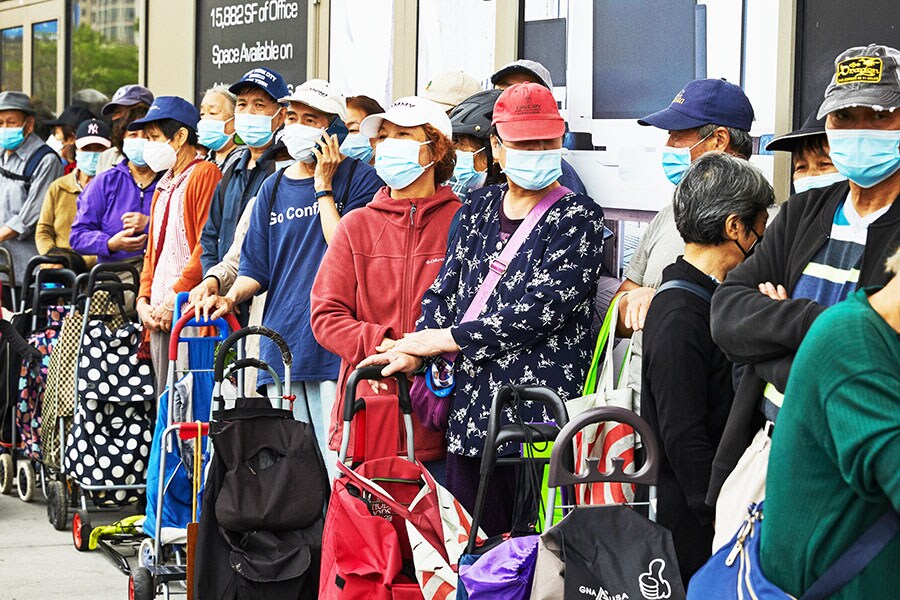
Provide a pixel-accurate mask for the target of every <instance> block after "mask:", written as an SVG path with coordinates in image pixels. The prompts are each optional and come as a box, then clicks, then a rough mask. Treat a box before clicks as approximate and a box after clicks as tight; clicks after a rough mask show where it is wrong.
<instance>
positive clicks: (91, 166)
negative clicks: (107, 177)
mask: <svg viewBox="0 0 900 600" xmlns="http://www.w3.org/2000/svg"><path fill="white" fill-rule="evenodd" d="M99 162H100V153H99V152H87V151H86V150H76V151H75V164H76V165H78V170H79V171H81V172H82V173H84V174H85V175H87V176H89V177H93V176H94V175H96V174H97V163H99Z"/></svg>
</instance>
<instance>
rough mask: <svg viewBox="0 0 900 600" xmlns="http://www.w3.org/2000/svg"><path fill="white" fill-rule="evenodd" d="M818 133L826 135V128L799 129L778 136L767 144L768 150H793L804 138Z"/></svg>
mask: <svg viewBox="0 0 900 600" xmlns="http://www.w3.org/2000/svg"><path fill="white" fill-rule="evenodd" d="M816 135H825V129H824V128H822V129H818V128H817V129H798V130H796V131H792V132H790V133H786V134H784V135H781V136H778V137H777V138H775V139H774V140H772V141H771V142H769V143H768V144H766V150H767V151H768V152H778V151H780V152H793V151H794V150H795V149H796V148H797V146H798V145H799V144H800V142H801V141H802V140H803V139H804V138H808V137H813V136H816Z"/></svg>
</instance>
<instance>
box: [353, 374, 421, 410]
mask: <svg viewBox="0 0 900 600" xmlns="http://www.w3.org/2000/svg"><path fill="white" fill-rule="evenodd" d="M383 368H384V367H383V366H382V365H373V366H370V367H362V368H361V369H356V370H355V371H353V372H352V373H350V377H349V378H348V379H347V389H346V391H345V392H344V421H345V422H350V421H352V420H353V415H355V414H356V413H357V412H359V411H360V410H362V409H363V408H365V402H357V401H356V388H357V386H359V384H360V382H362V381H365V380H368V379H386V377H385V376H384V375H382V374H381V370H382V369H383ZM391 377H393V378H394V379H396V380H397V400H398V402H399V403H400V412H402V413H403V414H404V415H411V414H412V402H410V399H409V380H408V379H407V378H406V375H404V374H403V373H395V374H394V375H391Z"/></svg>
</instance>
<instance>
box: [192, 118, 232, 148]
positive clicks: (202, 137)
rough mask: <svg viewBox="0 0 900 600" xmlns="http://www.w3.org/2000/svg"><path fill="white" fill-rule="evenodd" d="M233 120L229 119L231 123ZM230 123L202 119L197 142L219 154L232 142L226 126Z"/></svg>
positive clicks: (198, 128)
mask: <svg viewBox="0 0 900 600" xmlns="http://www.w3.org/2000/svg"><path fill="white" fill-rule="evenodd" d="M230 120H231V119H228V121H230ZM228 121H219V120H216V119H200V121H199V122H198V123H197V140H198V141H199V142H200V145H201V146H203V147H205V148H209V149H210V150H212V151H213V152H217V151H219V150H221V149H222V148H224V147H225V145H226V144H228V142H229V140H231V135H230V134H228V133H225V125H226V124H227V123H228Z"/></svg>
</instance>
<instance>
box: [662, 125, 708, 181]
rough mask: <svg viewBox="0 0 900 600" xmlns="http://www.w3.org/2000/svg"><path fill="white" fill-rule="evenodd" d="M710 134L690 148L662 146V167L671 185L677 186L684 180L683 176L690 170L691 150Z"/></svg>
mask: <svg viewBox="0 0 900 600" xmlns="http://www.w3.org/2000/svg"><path fill="white" fill-rule="evenodd" d="M710 135H712V133H710V134H709V135H707V136H706V137H705V138H703V139H702V140H700V141H698V142H697V143H696V144H694V145H693V146H691V147H690V148H673V147H672V146H663V148H662V167H663V172H664V173H665V174H666V179H668V180H669V181H671V182H672V185H678V184H679V183H681V180H682V179H683V178H684V174H685V173H687V170H688V169H690V168H691V150H693V149H694V148H696V147H697V146H699V145H700V144H701V143H702V142H704V141H705V140H706V138H708V137H709V136H710Z"/></svg>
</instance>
